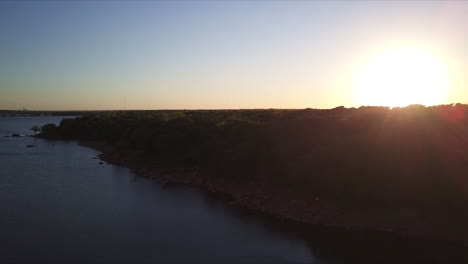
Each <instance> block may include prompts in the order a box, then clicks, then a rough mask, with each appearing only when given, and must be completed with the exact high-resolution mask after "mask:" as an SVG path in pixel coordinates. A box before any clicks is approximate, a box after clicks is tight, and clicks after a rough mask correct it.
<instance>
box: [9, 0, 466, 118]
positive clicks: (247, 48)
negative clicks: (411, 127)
mask: <svg viewBox="0 0 468 264" xmlns="http://www.w3.org/2000/svg"><path fill="white" fill-rule="evenodd" d="M467 14H468V2H467V1H455V2H437V1H415V2H405V1H388V2H385V1H375V2H358V1H343V2H340V1H329V2H325V1H324V2H319V1H314V2H306V1H273V2H266V1H255V2H246V1H240V2H236V1H232V2H226V1H222V2H215V1H200V2H196V1H177V2H169V1H168V2H164V1H158V2H151V1H150V2H147V1H141V2H130V1H129V2H125V1H117V2H109V1H102V2H92V1H88V2H79V1H75V2H44V1H39V2H20V3H18V2H16V3H15V2H0V36H1V38H0V109H18V108H20V107H23V106H24V107H26V108H28V109H33V110H40V109H43V110H46V109H49V110H58V109H76V110H78V109H84V110H91V109H213V108H305V107H312V108H331V107H335V106H338V105H344V106H347V107H351V106H359V105H358V102H357V100H356V99H355V97H354V94H353V87H352V83H353V80H354V78H355V76H356V74H357V71H358V69H359V68H360V67H361V65H363V64H364V63H365V61H366V60H368V58H369V56H372V54H375V53H378V52H379V51H380V50H383V49H386V48H388V47H391V46H392V45H403V46H404V45H410V46H411V45H412V46H417V47H422V48H424V49H426V50H430V51H431V52H432V53H433V54H434V55H435V56H438V57H439V58H441V60H442V61H443V62H444V63H445V64H446V65H447V67H448V69H449V73H450V80H451V83H450V90H449V91H448V94H447V97H446V98H444V99H443V101H441V103H456V102H461V103H468V86H467V83H468V78H467V77H465V75H467V74H466V73H468V15H467Z"/></svg>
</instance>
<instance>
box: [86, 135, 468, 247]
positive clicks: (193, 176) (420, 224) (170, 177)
mask: <svg viewBox="0 0 468 264" xmlns="http://www.w3.org/2000/svg"><path fill="white" fill-rule="evenodd" d="M79 143H80V145H82V146H85V147H90V148H93V149H95V150H98V151H100V152H102V153H101V154H100V155H99V157H100V158H101V159H102V160H103V161H105V162H107V163H110V164H114V165H119V166H125V167H128V168H130V169H132V170H134V171H135V172H136V173H137V174H138V175H140V176H143V177H147V178H151V179H155V180H157V181H159V182H162V183H178V184H187V185H193V186H198V187H200V188H202V189H204V190H207V191H209V192H212V193H216V194H218V195H220V196H223V197H226V198H227V199H229V200H230V201H231V202H233V203H235V204H237V205H239V206H242V207H245V208H248V209H251V210H254V211H256V212H261V213H264V214H268V215H272V216H274V217H277V218H281V219H286V220H292V221H294V222H299V223H305V224H311V225H318V226H323V227H332V228H343V229H351V230H366V231H372V232H374V231H376V232H382V233H390V234H393V235H398V236H402V237H410V238H418V239H426V240H433V241H445V242H450V243H455V244H461V245H464V246H465V247H467V246H468V243H467V242H468V241H467V238H466V236H465V234H466V232H465V229H466V228H465V229H464V226H460V225H459V224H458V223H453V219H448V218H444V216H437V217H436V216H434V215H421V214H416V213H415V212H413V211H411V210H401V211H398V212H386V211H385V210H381V211H378V212H377V211H375V210H373V211H369V210H364V209H362V210H356V208H354V209H350V208H346V207H343V206H339V205H337V204H335V203H333V202H331V201H325V200H323V199H321V198H319V197H314V198H310V199H304V198H299V197H295V196H294V194H291V193H286V192H285V191H284V190H281V189H280V188H278V187H275V186H267V185H265V184H264V183H259V182H254V181H248V182H247V181H242V182H241V181H239V180H231V179H226V178H221V177H218V178H217V177H214V176H208V175H206V174H204V173H203V172H202V171H200V170H199V169H196V168H190V169H177V170H176V169H174V170H163V169H160V168H157V167H154V166H153V165H152V163H151V161H150V160H149V159H148V160H144V159H142V158H141V157H134V156H132V155H129V154H128V152H127V151H126V150H125V148H122V147H121V148H118V147H115V146H112V145H109V144H104V143H102V142H96V141H80V142H79ZM460 227H463V228H461V229H460Z"/></svg>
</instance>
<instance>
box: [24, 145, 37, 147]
mask: <svg viewBox="0 0 468 264" xmlns="http://www.w3.org/2000/svg"><path fill="white" fill-rule="evenodd" d="M35 146H36V145H26V147H27V148H33V147H35Z"/></svg>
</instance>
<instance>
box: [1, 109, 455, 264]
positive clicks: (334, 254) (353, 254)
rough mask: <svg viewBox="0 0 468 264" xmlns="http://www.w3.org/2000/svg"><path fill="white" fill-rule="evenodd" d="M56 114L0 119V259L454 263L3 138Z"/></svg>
mask: <svg viewBox="0 0 468 264" xmlns="http://www.w3.org/2000/svg"><path fill="white" fill-rule="evenodd" d="M60 120H62V117H3V118H0V213H1V217H0V263H318V264H324V263H327V264H329V263H382V262H386V261H388V263H455V262H456V261H457V260H458V259H459V258H458V256H457V254H458V253H459V252H457V251H454V252H451V251H450V253H447V252H446V251H441V250H440V248H439V246H438V245H432V244H430V245H427V246H426V245H423V246H421V245H420V243H419V242H418V241H410V242H408V243H400V240H398V239H394V238H388V239H386V238H379V239H378V240H377V241H379V242H378V243H374V242H369V241H376V240H372V238H368V237H369V236H368V235H363V234H362V233H359V234H356V233H353V232H348V231H346V232H345V231H339V230H338V231H337V230H325V229H323V228H303V227H298V225H295V224H292V223H287V222H284V221H280V220H275V219H271V218H270V217H265V216H262V215H259V214H255V213H252V212H249V211H246V210H244V209H241V208H238V207H236V206H234V205H231V204H229V202H227V201H225V200H220V199H217V198H216V197H213V195H210V194H208V193H206V192H204V191H202V190H199V189H197V188H193V187H188V186H180V185H175V186H172V185H170V186H165V185H161V184H158V183H157V182H155V181H151V180H148V179H145V178H141V177H137V176H136V175H135V174H134V173H133V172H132V171H131V170H129V169H126V168H123V167H118V166H113V165H109V164H102V165H100V164H99V160H98V159H95V157H96V156H97V155H98V154H99V152H97V151H95V150H92V149H89V148H85V147H82V146H79V145H78V144H77V143H76V142H74V141H47V140H43V139H38V138H33V137H20V138H16V137H4V136H7V135H10V134H12V133H19V134H31V133H32V131H30V130H29V129H30V128H31V126H33V125H44V124H46V123H56V124H58V123H59V122H60ZM27 145H35V147H30V148H28V147H26V146H27ZM306 229H307V230H306ZM370 237H372V236H370ZM382 241H383V242H382ZM414 244H417V245H414ZM452 253H453V256H452V255H451V254H452ZM398 260H399V261H398ZM447 260H450V262H446V261H447ZM395 261H397V262H395ZM460 263H462V262H460Z"/></svg>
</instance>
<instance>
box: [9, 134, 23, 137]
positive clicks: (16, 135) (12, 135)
mask: <svg viewBox="0 0 468 264" xmlns="http://www.w3.org/2000/svg"><path fill="white" fill-rule="evenodd" d="M11 137H21V135H20V134H11Z"/></svg>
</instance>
